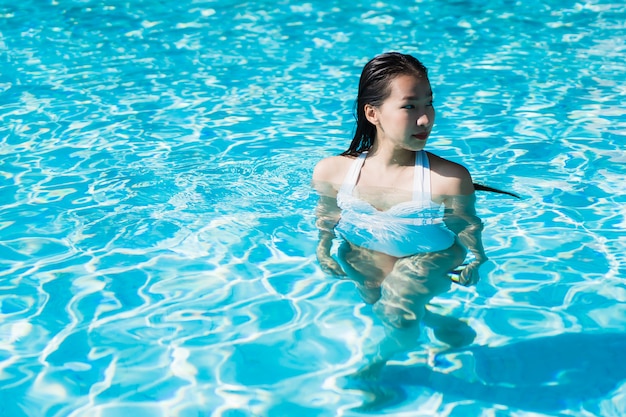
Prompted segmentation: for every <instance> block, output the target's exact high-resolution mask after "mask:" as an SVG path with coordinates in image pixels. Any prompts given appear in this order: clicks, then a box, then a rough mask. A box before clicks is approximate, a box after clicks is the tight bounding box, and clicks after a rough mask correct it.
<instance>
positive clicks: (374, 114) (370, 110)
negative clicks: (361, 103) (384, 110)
mask: <svg viewBox="0 0 626 417" xmlns="http://www.w3.org/2000/svg"><path fill="white" fill-rule="evenodd" d="M363 110H365V118H366V119H367V121H368V122H370V123H371V124H373V125H374V126H376V125H377V124H378V111H377V110H376V107H374V106H372V105H371V104H366V105H365V107H364V108H363Z"/></svg>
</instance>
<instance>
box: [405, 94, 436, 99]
mask: <svg viewBox="0 0 626 417" xmlns="http://www.w3.org/2000/svg"><path fill="white" fill-rule="evenodd" d="M432 96H433V93H432V92H431V93H430V94H428V95H426V96H425V97H424V98H432ZM419 99H420V97H416V96H404V97H402V100H419Z"/></svg>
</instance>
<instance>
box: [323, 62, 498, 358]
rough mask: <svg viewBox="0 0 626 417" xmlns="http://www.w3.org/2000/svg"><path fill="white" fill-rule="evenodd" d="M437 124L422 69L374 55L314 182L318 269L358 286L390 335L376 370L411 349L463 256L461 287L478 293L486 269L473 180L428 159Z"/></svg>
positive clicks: (465, 173) (455, 168)
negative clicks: (352, 119)
mask: <svg viewBox="0 0 626 417" xmlns="http://www.w3.org/2000/svg"><path fill="white" fill-rule="evenodd" d="M434 121H435V110H434V108H433V93H432V89H431V86H430V82H429V80H428V74H427V70H426V68H425V67H424V65H422V63H420V62H419V61H418V60H417V59H416V58H414V57H412V56H410V55H404V54H400V53H396V52H391V53H385V54H382V55H379V56H377V57H375V58H374V59H372V60H371V61H370V62H368V63H367V64H366V65H365V67H364V69H363V72H362V74H361V78H360V82H359V90H358V97H357V103H356V122H357V126H356V130H355V134H354V138H353V140H352V143H351V144H350V147H349V148H348V150H346V151H345V152H344V153H342V154H341V155H339V156H333V157H329V158H326V159H323V160H322V161H320V162H319V163H318V164H317V165H316V167H315V170H314V173H313V183H314V186H315V187H316V189H317V191H318V193H319V195H320V199H319V204H318V208H317V225H318V228H319V229H320V240H319V244H318V248H317V256H318V259H319V262H320V265H321V266H322V268H323V269H324V270H326V271H328V272H329V273H332V274H336V275H348V277H349V278H351V279H353V280H355V281H356V282H357V283H358V285H359V288H360V290H361V293H362V295H363V297H364V299H365V301H366V302H369V303H372V304H374V309H375V311H376V312H377V313H378V314H379V315H380V316H381V317H382V318H383V320H384V322H385V323H386V324H388V325H389V328H390V329H391V330H392V331H393V335H392V337H391V338H390V340H389V341H388V343H387V345H388V346H387V347H385V346H383V347H381V351H380V352H378V354H377V355H376V357H375V358H374V362H375V364H374V365H375V367H376V368H380V367H381V366H382V365H384V363H385V362H386V360H387V359H388V357H389V356H390V355H391V354H393V353H395V352H396V351H398V350H403V349H404V348H406V346H407V344H409V343H411V341H413V343H414V341H415V340H416V338H417V335H418V332H419V323H420V321H421V320H422V318H424V315H425V312H426V311H425V306H426V304H427V303H428V302H429V301H430V300H431V299H432V298H433V297H434V296H435V295H437V294H440V293H442V292H445V291H447V290H448V289H449V288H450V273H451V272H452V271H454V270H455V268H457V267H460V266H461V265H462V264H463V262H464V260H465V257H466V252H467V250H468V249H469V250H470V251H471V252H472V254H473V256H474V259H473V261H472V262H471V263H469V264H468V265H467V266H465V267H464V268H463V269H462V271H461V272H460V274H459V275H458V282H459V283H461V284H463V285H471V284H475V283H476V282H477V281H478V279H479V276H478V267H479V266H480V265H481V264H482V263H484V262H485V261H486V260H487V257H486V255H485V252H484V249H483V246H482V242H481V237H480V232H481V230H482V223H481V221H480V219H478V217H477V216H476V213H475V208H474V201H475V197H474V185H473V182H472V177H471V175H470V173H469V172H468V171H467V169H465V168H464V167H463V166H461V165H459V164H457V163H454V162H452V161H449V160H446V159H443V158H441V157H438V156H436V155H434V154H432V153H430V152H427V151H425V150H424V148H425V147H426V142H427V140H428V137H429V135H430V132H431V130H432V128H433V123H434ZM336 236H338V237H340V238H341V241H342V243H341V245H340V247H339V250H338V256H337V259H335V258H333V256H332V255H331V246H332V242H333V240H334V239H335V237H336ZM394 329H395V330H394Z"/></svg>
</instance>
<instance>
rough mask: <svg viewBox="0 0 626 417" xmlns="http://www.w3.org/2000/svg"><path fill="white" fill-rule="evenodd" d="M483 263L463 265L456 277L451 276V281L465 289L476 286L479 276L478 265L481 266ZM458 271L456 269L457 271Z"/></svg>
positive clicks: (474, 262) (476, 262) (454, 275)
mask: <svg viewBox="0 0 626 417" xmlns="http://www.w3.org/2000/svg"><path fill="white" fill-rule="evenodd" d="M484 262H485V261H473V262H470V263H469V264H467V265H465V266H464V267H463V269H461V271H460V272H459V273H458V275H457V274H456V273H455V274H451V276H450V277H451V279H452V281H454V282H456V283H457V284H459V285H463V286H465V287H469V286H470V285H476V284H478V281H480V275H479V273H478V269H479V268H480V265H482V264H483V263H484ZM457 271H458V269H457Z"/></svg>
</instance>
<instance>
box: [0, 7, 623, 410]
mask: <svg viewBox="0 0 626 417" xmlns="http://www.w3.org/2000/svg"><path fill="white" fill-rule="evenodd" d="M563 4H564V2H563V3H561V2H558V1H549V2H540V1H535V0H531V1H528V2H513V1H505V2H496V1H487V2H482V3H481V4H480V5H478V3H472V2H466V1H450V2H446V3H445V4H441V3H440V2H434V1H417V2H409V1H395V2H384V1H381V2H377V3H374V4H372V5H368V6H360V5H356V4H350V5H347V4H346V3H344V2H340V1H325V2H322V1H318V2H309V3H295V2H290V1H257V2H250V3H242V2H235V1H219V2H218V1H200V0H179V1H177V2H161V1H156V0H133V1H121V0H93V1H91V0H67V1H66V0H46V1H45V2H44V1H37V0H24V1H20V2H17V3H16V2H13V1H8V0H0V50H2V54H1V55H0V57H1V58H0V59H2V65H1V66H0V100H1V101H0V117H1V120H2V123H0V133H1V134H0V153H1V154H2V158H1V163H0V178H1V180H0V285H1V287H0V288H1V292H0V388H1V389H0V415H1V416H11V417H14V416H96V415H97V416H125V415H133V417H139V416H144V415H145V416H151V417H152V416H161V415H162V416H173V415H176V416H185V417H186V416H198V415H213V416H228V417H233V416H293V415H298V416H302V417H304V416H328V415H345V416H351V415H360V414H364V413H370V414H378V415H394V416H432V415H437V416H466V415H473V416H509V415H515V416H543V415H576V416H579V415H581V416H596V415H603V416H619V415H624V414H626V399H625V398H626V397H625V396H626V384H625V383H624V380H625V379H626V360H625V359H624V355H623V352H624V348H625V347H626V336H625V334H626V333H625V332H624V330H625V327H626V314H625V313H626V307H625V306H626V304H625V303H624V302H625V301H626V286H625V285H624V281H623V278H624V275H625V274H626V267H625V265H626V263H625V256H624V248H625V247H626V237H625V236H624V230H625V229H626V219H625V214H626V209H625V208H624V207H625V204H624V203H625V201H626V199H625V198H624V196H623V189H624V186H623V178H624V175H625V174H626V168H625V167H626V164H625V163H624V162H626V157H625V156H624V150H625V146H624V140H625V139H626V138H625V136H626V133H625V132H626V121H625V120H626V119H625V117H624V116H625V115H626V107H624V105H623V98H624V96H625V95H626V89H625V88H624V81H625V76H624V74H626V65H625V64H624V59H623V57H624V54H625V53H626V25H625V24H624V22H625V21H626V6H624V5H622V4H618V3H612V2H610V1H586V2H578V3H574V4H571V5H569V4H568V5H563ZM386 50H401V51H403V52H406V53H412V54H415V55H416V56H418V57H419V58H420V59H421V60H422V61H423V62H424V63H425V64H426V65H427V66H428V67H429V70H430V74H431V82H432V84H433V88H434V93H435V104H436V108H437V111H438V118H437V124H436V126H435V131H434V132H433V135H432V137H431V138H432V139H431V140H430V143H429V149H430V150H431V151H433V152H435V153H438V154H440V155H442V156H445V157H448V158H450V159H452V160H455V161H459V162H463V163H464V164H465V165H466V166H467V167H468V168H469V169H470V171H471V172H472V173H473V175H474V179H475V180H476V181H478V182H483V183H486V184H489V185H492V186H495V187H500V188H507V189H511V190H513V191H515V192H517V193H519V194H520V195H521V196H522V197H523V198H522V199H521V200H514V199H512V198H510V197H506V196H499V195H493V194H485V193H483V194H480V195H479V201H478V212H479V215H480V217H481V218H482V219H483V221H484V223H485V225H486V228H485V231H484V233H483V238H484V243H485V247H486V250H487V254H488V256H489V257H490V259H491V260H490V262H489V263H488V264H486V265H483V267H482V274H481V275H482V280H481V282H480V283H479V284H478V286H476V287H472V288H464V287H459V286H455V287H453V289H452V291H450V292H449V293H446V294H444V295H443V296H441V297H438V298H437V299H436V300H434V303H433V304H434V305H433V309H434V311H437V312H439V313H441V314H443V315H446V316H450V317H456V318H460V319H464V320H465V321H466V322H467V323H468V324H469V325H470V326H471V327H472V329H474V331H475V332H476V338H475V340H474V341H473V343H472V344H471V345H469V346H465V347H462V348H459V349H447V346H446V345H445V344H444V343H442V342H441V341H440V340H439V339H438V338H437V337H436V336H435V334H434V331H433V329H428V328H427V329H425V331H424V332H423V334H422V336H421V339H422V340H421V341H422V344H421V345H420V346H419V347H418V348H416V350H415V351H413V352H407V353H406V354H405V355H399V356H398V357H397V358H395V360H394V361H393V362H392V363H391V364H390V365H389V366H388V369H386V370H385V371H384V373H383V376H382V377H381V381H380V382H379V384H378V385H377V386H376V387H369V388H368V387H365V388H364V387H361V386H350V385H345V384H344V383H343V378H344V377H345V375H348V374H350V373H351V372H354V371H355V370H356V369H358V367H359V366H360V365H362V360H363V351H364V349H365V346H367V345H368V344H371V343H372V342H375V341H376V340H377V338H379V337H380V332H381V330H380V325H379V323H377V321H376V319H375V317H374V316H373V315H372V313H371V311H370V310H371V309H370V308H369V307H368V306H367V305H366V304H365V303H363V301H362V300H361V298H360V297H359V295H358V293H357V291H356V290H355V287H354V285H353V284H352V283H351V282H348V281H341V280H336V279H333V278H331V277H328V276H326V275H325V274H324V273H322V272H321V270H320V269H319V266H318V265H317V262H316V260H315V256H314V251H315V245H316V239H317V232H316V230H315V227H314V217H313V216H314V213H313V208H314V206H315V201H316V196H315V194H314V193H313V191H312V190H311V188H310V184H309V180H310V175H311V172H312V169H313V166H314V164H315V163H316V162H317V161H318V160H319V159H321V158H323V157H325V156H328V155H331V154H336V153H339V152H341V151H342V150H344V149H345V148H346V147H347V145H348V141H349V138H350V135H351V132H352V121H353V118H352V103H353V100H354V97H355V95H356V85H357V81H358V75H359V72H360V69H361V67H362V66H363V64H365V62H367V60H368V59H369V58H371V57H373V56H374V55H376V54H378V53H380V52H383V51H386ZM379 394H380V395H379ZM378 400H381V401H378ZM363 403H366V404H370V405H371V410H369V411H363V410H359V409H358V407H359V406H360V405H362V404H363Z"/></svg>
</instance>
